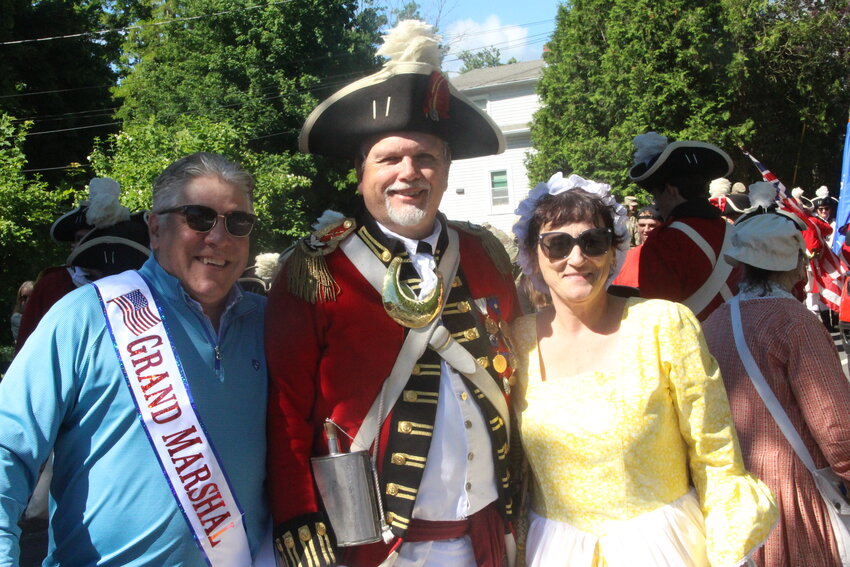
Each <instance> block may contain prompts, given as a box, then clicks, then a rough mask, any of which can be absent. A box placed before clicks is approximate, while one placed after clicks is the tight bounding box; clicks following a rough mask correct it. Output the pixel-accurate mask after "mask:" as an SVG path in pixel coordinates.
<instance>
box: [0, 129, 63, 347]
mask: <svg viewBox="0 0 850 567" xmlns="http://www.w3.org/2000/svg"><path fill="white" fill-rule="evenodd" d="M29 126H30V124H29V123H20V122H18V121H16V120H15V119H14V118H13V117H12V116H10V115H8V114H6V113H4V112H0V263H2V265H3V266H4V269H3V270H2V272H0V312H2V313H5V314H9V313H11V312H12V305H13V304H14V300H15V294H16V293H17V291H18V286H19V285H20V284H21V283H22V282H23V281H25V280H28V279H35V277H36V276H37V275H38V273H39V272H40V271H41V270H42V269H43V268H45V267H47V266H50V265H54V264H57V263H61V262H62V260H63V259H64V255H66V254H67V252H68V251H67V250H61V249H60V248H59V247H58V246H57V245H56V243H54V242H52V241H51V240H50V236H49V230H48V229H49V227H50V224H51V223H52V222H53V220H54V219H55V217H56V216H57V215H58V214H59V212H60V211H62V210H63V209H64V208H65V207H66V206H67V203H68V201H70V200H71V199H72V198H73V195H72V194H71V192H69V191H50V190H49V189H48V185H47V184H46V183H45V182H43V181H41V180H39V179H27V178H26V177H25V176H24V175H23V173H21V170H22V169H23V168H24V164H25V163H26V156H25V154H24V151H23V144H24V139H25V136H26V131H27V128H28V127H29ZM4 320H5V318H4ZM10 343H11V335H10V331H9V326H8V325H3V327H2V329H0V344H10Z"/></svg>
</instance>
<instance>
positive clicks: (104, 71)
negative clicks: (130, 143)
mask: <svg viewBox="0 0 850 567" xmlns="http://www.w3.org/2000/svg"><path fill="white" fill-rule="evenodd" d="M104 2H105V0H75V1H74V0H42V1H39V2H30V1H24V0H2V1H1V2H0V42H2V43H4V44H3V45H0V109H2V110H4V111H6V112H8V113H9V114H12V115H14V116H17V117H19V118H20V119H21V121H25V120H28V121H30V122H31V124H30V127H29V133H28V136H27V138H26V140H25V142H24V152H25V155H26V157H27V162H26V168H27V169H45V168H61V167H63V166H67V165H68V164H70V163H72V162H77V163H84V162H85V156H86V155H88V153H89V150H90V149H91V147H92V141H93V139H94V137H95V136H98V135H100V136H102V135H105V134H107V133H108V132H109V131H110V130H113V131H114V130H117V126H116V125H115V124H114V122H115V121H114V119H113V118H112V117H111V114H112V113H113V112H114V104H113V101H112V97H111V94H110V88H111V87H112V86H113V85H114V84H115V79H116V73H115V71H114V69H113V68H112V66H111V63H113V62H114V61H115V60H117V57H118V45H119V40H120V36H119V35H118V34H98V35H93V34H90V33H89V32H91V31H93V30H100V29H103V27H104V25H107V21H106V15H105V14H106V10H105V7H104ZM113 21H115V20H114V18H113ZM52 37H56V39H50V40H45V41H29V40H35V39H41V38H52ZM64 173H65V172H64V171H63V170H61V169H45V171H44V172H43V175H42V177H43V178H44V179H45V180H48V181H51V182H54V183H55V182H58V181H59V180H60V179H61V178H62V177H63V176H64Z"/></svg>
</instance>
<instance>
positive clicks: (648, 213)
mask: <svg viewBox="0 0 850 567" xmlns="http://www.w3.org/2000/svg"><path fill="white" fill-rule="evenodd" d="M637 219H638V220H640V219H652V220H657V221H658V222H662V221H663V220H664V218H662V216H661V213H660V212H658V209H656V208H655V207H644V208H642V209H641V210H640V211H638V214H637Z"/></svg>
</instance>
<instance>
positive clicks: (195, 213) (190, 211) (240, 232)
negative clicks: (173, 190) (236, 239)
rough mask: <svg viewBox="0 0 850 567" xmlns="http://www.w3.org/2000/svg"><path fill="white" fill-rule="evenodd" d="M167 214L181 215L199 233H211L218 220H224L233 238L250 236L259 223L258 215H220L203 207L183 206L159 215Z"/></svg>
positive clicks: (234, 213)
mask: <svg viewBox="0 0 850 567" xmlns="http://www.w3.org/2000/svg"><path fill="white" fill-rule="evenodd" d="M166 213H180V214H181V215H183V216H184V217H185V218H186V224H187V225H189V228H191V229H192V230H197V231H198V232H209V231H211V230H212V229H213V227H214V226H215V223H217V222H218V218H219V217H222V218H223V219H224V228H225V229H226V230H227V232H229V233H230V234H231V235H233V236H240V237H242V236H248V235H249V234H251V231H252V230H253V229H254V224H255V223H256V222H257V217H256V215H252V214H251V213H244V212H242V211H232V212H229V213H225V214H220V213H218V212H217V211H216V210H215V209H211V208H210V207H205V206H203V205H181V206H179V207H171V208H170V209H165V210H162V211H159V212H158V213H157V214H158V215H164V214H166Z"/></svg>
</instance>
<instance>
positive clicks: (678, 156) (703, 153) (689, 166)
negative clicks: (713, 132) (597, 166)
mask: <svg viewBox="0 0 850 567" xmlns="http://www.w3.org/2000/svg"><path fill="white" fill-rule="evenodd" d="M633 143H634V145H635V147H636V148H637V151H636V152H635V165H634V166H633V167H632V168H631V169H630V170H629V178H630V179H631V180H632V181H633V182H635V183H637V184H638V185H640V186H641V187H643V188H645V189H646V188H651V187H657V186H659V185H663V184H664V182H665V181H666V180H667V179H671V178H673V177H680V176H689V177H691V176H692V177H699V178H701V179H704V180H705V181H706V182H707V181H709V180H711V179H717V178H718V177H726V176H727V175H729V174H730V173H732V169H733V165H732V158H730V157H729V154H727V153H726V152H724V151H723V150H721V149H720V148H718V147H717V146H715V145H714V144H709V143H706V142H696V141H691V140H682V141H679V142H672V143H667V138H665V137H664V136H660V135H659V134H657V133H655V132H648V133H646V134H641V135H640V136H636V137H635V139H634V142H633Z"/></svg>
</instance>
